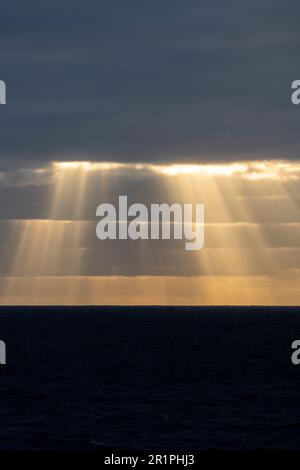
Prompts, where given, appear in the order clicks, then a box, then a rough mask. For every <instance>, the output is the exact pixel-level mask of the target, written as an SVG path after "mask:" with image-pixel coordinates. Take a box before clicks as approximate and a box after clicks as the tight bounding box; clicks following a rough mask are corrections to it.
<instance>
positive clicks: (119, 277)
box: [0, 160, 300, 305]
mask: <svg viewBox="0 0 300 470" xmlns="http://www.w3.org/2000/svg"><path fill="white" fill-rule="evenodd" d="M45 175H46V176H47V178H46V179H45ZM1 181H3V184H6V185H9V184H11V185H19V186H20V188H22V187H28V186H30V187H32V186H34V185H36V186H39V185H40V186H41V192H43V187H44V186H45V190H44V193H45V196H44V197H45V199H46V200H47V201H48V202H47V206H48V208H47V211H45V213H44V216H43V218H39V219H34V218H27V219H26V218H25V219H24V220H15V221H12V222H11V223H10V226H12V231H13V236H12V237H11V240H14V243H12V242H11V243H10V245H9V250H7V251H8V255H7V256H8V258H9V269H8V272H6V273H3V274H2V277H1V278H0V291H1V303H2V304H107V303H110V304H135V305H137V304H170V305H172V304H180V305H184V304H188V305H201V304H203V305H213V304H221V305H222V304H224V305H225V304H274V305H276V304H283V305H284V304H286V305H288V304H299V302H300V294H299V289H298V286H299V280H300V240H299V233H300V232H299V230H300V209H299V208H300V163H298V162H292V161H288V160H283V161H245V162H233V163H226V164H225V163H214V164H190V165H189V164H186V165H185V164H170V165H162V164H145V163H141V164H140V163H127V164H125V163H118V162H112V163H111V162H89V161H74V162H53V164H52V165H51V166H49V167H45V168H40V169H39V168H38V169H33V170H32V172H31V173H30V172H28V171H27V172H26V174H22V173H21V174H18V175H8V174H5V173H4V174H2V179H1ZM43 185H44V186H43ZM153 185H155V188H156V191H155V192H154V193H153V192H151V188H153ZM149 188H150V189H149ZM127 192H128V197H129V198H130V200H132V201H133V202H144V203H145V204H147V203H151V202H154V200H155V202H161V203H162V202H169V203H174V202H177V203H181V204H184V203H192V204H195V203H204V204H205V218H206V229H205V230H206V235H205V248H204V249H203V250H200V251H198V252H193V253H187V252H185V251H184V247H183V244H182V245H180V244H178V243H174V241H173V242H172V241H167V242H165V243H160V242H157V243H156V244H154V243H151V242H150V241H149V242H148V241H146V242H143V243H138V242H134V243H135V245H134V246H133V247H132V248H131V245H130V247H129V245H124V244H121V243H120V242H119V241H117V240H115V241H114V245H110V244H107V245H105V244H104V242H101V241H99V240H97V239H96V234H95V227H96V217H95V212H96V207H97V205H98V204H99V203H102V202H113V201H112V199H115V198H116V197H118V196H119V195H120V194H127ZM141 198H142V199H141ZM166 198H167V201H166V200H165V199H166ZM101 243H103V244H102V245H101ZM127 252H128V254H127Z"/></svg>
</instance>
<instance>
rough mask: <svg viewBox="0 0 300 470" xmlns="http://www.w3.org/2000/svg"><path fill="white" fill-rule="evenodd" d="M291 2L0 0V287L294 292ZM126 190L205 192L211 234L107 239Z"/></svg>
mask: <svg viewBox="0 0 300 470" xmlns="http://www.w3.org/2000/svg"><path fill="white" fill-rule="evenodd" d="M299 17H300V4H299V2H298V1H296V0H287V1H285V2H283V1H282V0H281V1H280V0H260V1H258V0H251V1H250V0H228V1H226V2H224V1H221V0H216V1H211V0H210V1H207V0H201V1H199V0H198V1H194V0H190V1H189V2H186V1H178V0H172V1H171V0H164V1H161V0H160V1H156V0H153V1H151V2H149V1H147V2H146V1H144V0H139V1H137V0H132V1H128V2H124V1H121V0H118V1H112V0H110V1H102V0H97V1H96V0H95V1H94V0H86V1H85V2H83V1H79V0H73V1H72V2H70V1H67V0H60V1H57V0H53V1H52V2H40V1H33V0H28V1H26V2H23V1H21V0H20V1H18V0H11V1H10V2H6V3H5V4H4V5H3V6H1V15H0V59H1V60H0V79H1V80H5V82H6V85H7V104H6V105H5V106H0V225H1V230H0V243H1V244H0V295H1V297H0V303H2V304H153V303H154V304H180V305H181V304H193V305H202V304H203V305H212V304H268V305H270V304H278V305H287V304H299V301H300V293H299V292H298V290H299V289H298V286H299V280H300V246H299V243H300V242H299V240H300V237H299V232H300V217H299V216H300V158H299V155H300V152H299V151H300V141H299V126H298V123H299V113H300V108H299V107H297V106H294V105H292V103H291V99H290V96H291V83H292V82H293V81H294V80H296V79H299V78H300V77H299V46H300V32H299ZM68 162H69V164H68ZM72 162H73V163H72ZM74 162H75V163H74ZM85 162H88V163H85ZM121 194H126V195H128V198H129V200H130V201H131V202H132V203H134V202H140V203H145V204H146V205H149V204H151V203H162V202H168V203H170V204H172V203H174V202H178V203H193V204H196V203H204V204H205V247H204V249H203V250H201V251H199V252H197V253H195V252H186V251H185V250H184V245H183V242H181V241H178V240H175V241H174V240H173V241H172V240H171V241H166V240H164V241H160V240H158V241H157V240H156V241H151V240H143V241H142V240H140V241H124V240H123V241H116V240H111V241H105V242H104V241H99V240H98V239H97V238H96V234H95V226H96V223H97V220H96V215H95V214H96V208H97V206H98V205H99V204H100V203H103V202H112V203H116V201H117V198H118V196H119V195H121Z"/></svg>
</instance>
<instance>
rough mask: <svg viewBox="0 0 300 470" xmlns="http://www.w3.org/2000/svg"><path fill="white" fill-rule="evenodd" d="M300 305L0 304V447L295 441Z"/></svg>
mask: <svg viewBox="0 0 300 470" xmlns="http://www.w3.org/2000/svg"><path fill="white" fill-rule="evenodd" d="M298 338H299V339H300V308H294V309H293V308H195V309H194V308H173V307H172V308H111V307H102V308H101V307H100V308H94V307H90V308H88V307H86V308H64V307H56V308H2V309H0V339H2V340H4V341H5V342H6V345H7V365H6V366H3V365H2V366H0V423H1V426H0V449H5V450H10V449H23V450H33V449H36V450H39V449H56V450H68V449H83V450H89V449H103V448H105V449H110V448H111V449H112V450H114V449H116V448H117V449H121V448H126V449H131V448H134V449H154V448H155V449H159V448H168V449H171V448H172V449H176V448H178V449H186V450H192V449H197V450H201V449H299V448H300V365H299V366H298V367H297V366H294V365H293V364H292V363H291V353H292V350H291V343H292V342H293V340H295V339H298Z"/></svg>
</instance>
